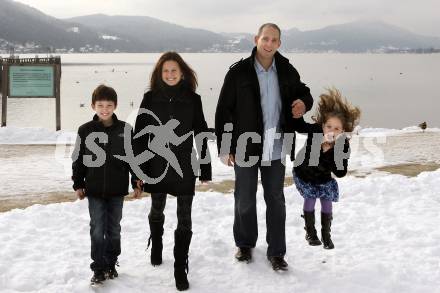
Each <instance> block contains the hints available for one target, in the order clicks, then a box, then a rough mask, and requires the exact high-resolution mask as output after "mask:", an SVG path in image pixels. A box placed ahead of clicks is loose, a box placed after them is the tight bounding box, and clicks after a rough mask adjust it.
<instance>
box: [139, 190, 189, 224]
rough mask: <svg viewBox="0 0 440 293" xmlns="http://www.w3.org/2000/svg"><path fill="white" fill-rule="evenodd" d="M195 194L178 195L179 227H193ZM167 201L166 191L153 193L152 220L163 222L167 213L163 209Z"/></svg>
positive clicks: (150, 215)
mask: <svg viewBox="0 0 440 293" xmlns="http://www.w3.org/2000/svg"><path fill="white" fill-rule="evenodd" d="M193 197H194V195H179V196H177V229H184V230H190V231H191V229H192V221H191V207H192V201H193ZM166 201H167V195H166V193H152V194H151V209H150V214H149V215H148V217H149V218H150V220H151V221H152V222H161V221H162V220H163V219H164V217H165V215H164V214H163V211H164V209H165V204H166Z"/></svg>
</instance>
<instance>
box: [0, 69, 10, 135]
mask: <svg viewBox="0 0 440 293" xmlns="http://www.w3.org/2000/svg"><path fill="white" fill-rule="evenodd" d="M2 66H3V70H2V127H5V126H6V115H7V113H8V109H7V107H8V106H7V105H8V87H9V79H8V71H9V70H8V69H9V66H8V65H7V64H6V63H4V64H3V65H2Z"/></svg>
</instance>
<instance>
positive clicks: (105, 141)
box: [72, 85, 141, 285]
mask: <svg viewBox="0 0 440 293" xmlns="http://www.w3.org/2000/svg"><path fill="white" fill-rule="evenodd" d="M117 102H118V101H117V94H116V92H115V90H114V89H113V88H111V87H107V86H105V85H100V86H98V87H97V88H96V89H95V90H94V92H93V95H92V109H93V110H94V111H95V112H96V114H95V115H94V117H93V120H92V121H90V122H87V123H85V124H83V125H81V126H80V127H79V129H78V137H77V142H76V146H75V150H74V152H73V155H72V160H73V163H72V171H73V175H72V180H73V189H74V190H75V193H76V195H77V196H78V198H79V199H81V200H82V199H84V197H86V196H87V198H88V202H89V214H90V238H91V257H92V260H93V262H92V263H91V264H90V268H91V269H92V271H93V272H94V273H93V277H92V279H91V283H92V285H94V284H100V283H102V282H103V281H104V280H105V279H106V278H107V277H108V278H110V279H113V278H116V277H117V276H118V272H117V271H116V269H115V265H116V264H117V260H118V256H119V254H120V253H121V225H120V222H121V218H122V206H123V202H124V196H125V195H127V194H128V184H129V172H130V166H129V164H128V163H126V162H124V161H121V160H119V159H117V158H116V157H115V155H125V150H124V139H130V140H131V131H130V132H129V135H130V137H129V138H125V135H126V134H125V133H124V129H125V126H126V123H125V122H124V121H120V120H118V118H117V117H116V115H115V114H114V113H113V111H114V110H115V109H116V106H117ZM130 128H131V127H130ZM134 187H135V186H134ZM134 190H135V195H137V196H138V195H140V192H141V191H140V190H139V189H138V188H135V189H134Z"/></svg>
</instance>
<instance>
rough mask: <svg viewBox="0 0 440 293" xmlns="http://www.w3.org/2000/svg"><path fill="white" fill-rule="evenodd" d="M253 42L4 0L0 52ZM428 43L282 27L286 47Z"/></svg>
mask: <svg viewBox="0 0 440 293" xmlns="http://www.w3.org/2000/svg"><path fill="white" fill-rule="evenodd" d="M253 46H254V45H253V35H252V34H250V33H215V32H211V31H209V30H205V29H199V28H188V27H184V26H181V25H177V24H173V23H169V22H165V21H162V20H159V19H155V18H152V17H148V16H120V15H115V16H109V15H104V14H95V15H87V16H79V17H74V18H69V19H58V18H55V17H52V16H49V15H47V14H44V13H43V12H41V11H39V10H37V9H35V8H32V7H30V6H28V5H25V4H22V3H19V2H15V1H12V0H0V53H1V52H3V53H7V52H9V53H10V52H22V53H34V52H35V53H37V52H61V53H63V52H163V51H167V50H175V51H179V52H240V51H249V50H250V49H251V48H252V47H253ZM430 48H434V49H440V38H438V37H427V36H422V35H419V34H416V33H413V32H410V31H408V30H405V29H402V28H400V27H397V26H394V25H390V24H387V23H384V22H381V21H356V22H351V23H345V24H339V25H332V26H327V27H324V28H321V29H316V30H309V31H301V30H298V29H296V28H291V29H287V30H283V32H282V50H283V51H287V52H356V53H357V52H389V51H391V52H400V51H414V50H416V49H430ZM431 50H432V49H431Z"/></svg>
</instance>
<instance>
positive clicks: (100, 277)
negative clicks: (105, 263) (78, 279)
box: [90, 271, 105, 285]
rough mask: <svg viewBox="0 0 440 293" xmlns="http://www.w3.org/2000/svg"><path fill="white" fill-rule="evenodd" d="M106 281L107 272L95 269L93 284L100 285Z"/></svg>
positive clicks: (91, 281)
mask: <svg viewBox="0 0 440 293" xmlns="http://www.w3.org/2000/svg"><path fill="white" fill-rule="evenodd" d="M104 281H105V274H104V271H95V272H94V273H93V277H92V279H91V280H90V283H91V284H92V285H98V284H102V282H104Z"/></svg>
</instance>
